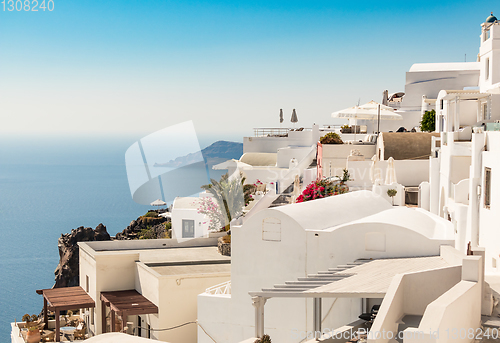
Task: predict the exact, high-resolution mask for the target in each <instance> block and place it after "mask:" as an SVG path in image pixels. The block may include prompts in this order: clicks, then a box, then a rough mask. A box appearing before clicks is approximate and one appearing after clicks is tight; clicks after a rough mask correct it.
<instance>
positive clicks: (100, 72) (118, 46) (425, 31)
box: [0, 0, 500, 141]
mask: <svg viewBox="0 0 500 343" xmlns="http://www.w3.org/2000/svg"><path fill="white" fill-rule="evenodd" d="M7 1H8V0H6V2H7ZM39 2H41V0H39ZM52 4H53V5H54V7H53V11H48V10H45V11H42V10H39V11H38V12H33V11H29V12H28V11H24V10H22V11H15V10H14V11H8V8H9V6H8V3H7V4H6V8H5V10H4V8H3V4H2V3H0V135H2V136H4V137H6V136H10V135H15V136H18V137H24V136H27V137H33V136H42V137H45V136H47V137H49V136H50V137H52V136H65V135H66V136H85V137H114V136H119V135H132V136H137V137H141V136H144V135H147V134H149V133H152V132H154V131H157V130H160V129H163V128H165V127H169V126H171V125H174V124H178V123H181V122H184V121H188V120H192V121H193V123H194V125H195V128H196V131H197V133H198V134H199V135H200V136H204V137H220V138H221V139H232V140H240V141H241V136H242V135H252V134H253V131H252V129H253V128H255V127H279V110H280V109H281V108H282V109H283V111H284V113H285V123H284V124H283V125H284V126H287V125H290V123H289V118H290V116H291V113H292V109H294V108H295V109H296V111H297V115H298V118H299V123H298V125H299V126H305V127H310V126H311V125H312V124H313V123H317V124H320V125H325V124H331V123H333V119H332V118H331V117H330V114H331V113H332V112H334V111H337V110H340V109H343V108H346V107H350V106H353V105H355V104H356V103H357V102H358V101H360V102H361V103H365V102H368V101H370V100H375V101H381V97H382V92H383V90H384V89H388V90H389V93H392V92H396V91H404V84H405V72H407V71H408V70H409V68H410V67H411V65H412V64H413V63H422V62H462V61H464V60H465V56H467V61H474V60H475V59H476V56H477V53H478V48H479V34H480V24H481V23H482V22H483V21H484V20H485V19H486V17H487V16H488V15H489V13H490V12H491V11H493V12H495V13H496V10H497V9H498V13H499V14H500V6H499V5H498V3H497V1H484V0H482V1H471V0H468V1H456V0H455V1H401V2H394V1H355V2H354V1H331V0H330V1H314V0H308V1H298V0H287V1H282V0H266V1H263V0H253V1H247V0H244V1H229V0H224V1H222V0H219V1H204V0H198V1H194V0H185V1H175V0H172V1H158V0H155V1H153V0H108V1H104V0H85V1H84V0H79V1H76V0H53V3H52Z"/></svg>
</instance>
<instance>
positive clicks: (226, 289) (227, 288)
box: [205, 281, 231, 295]
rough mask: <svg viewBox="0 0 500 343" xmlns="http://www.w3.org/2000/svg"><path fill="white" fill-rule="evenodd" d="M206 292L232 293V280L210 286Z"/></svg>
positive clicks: (214, 293) (213, 293)
mask: <svg viewBox="0 0 500 343" xmlns="http://www.w3.org/2000/svg"><path fill="white" fill-rule="evenodd" d="M205 293H208V294H212V295H216V294H231V281H226V282H224V283H221V284H219V285H215V286H212V287H209V288H207V289H206V290H205Z"/></svg>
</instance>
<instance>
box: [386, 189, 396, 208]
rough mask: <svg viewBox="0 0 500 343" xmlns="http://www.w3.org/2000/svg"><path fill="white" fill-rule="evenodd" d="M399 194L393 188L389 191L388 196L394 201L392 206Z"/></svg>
mask: <svg viewBox="0 0 500 343" xmlns="http://www.w3.org/2000/svg"><path fill="white" fill-rule="evenodd" d="M396 194H398V191H397V190H395V189H393V188H391V189H388V190H387V195H388V196H389V197H390V198H391V199H392V206H394V197H395V196H396Z"/></svg>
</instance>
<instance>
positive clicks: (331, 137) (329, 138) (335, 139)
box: [319, 132, 344, 144]
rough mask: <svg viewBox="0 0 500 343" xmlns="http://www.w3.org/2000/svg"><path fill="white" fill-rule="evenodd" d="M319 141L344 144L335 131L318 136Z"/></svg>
mask: <svg viewBox="0 0 500 343" xmlns="http://www.w3.org/2000/svg"><path fill="white" fill-rule="evenodd" d="M319 142H320V143H321V144H344V142H343V141H342V138H340V136H339V135H338V134H336V133H335V132H328V133H327V134H326V135H324V136H323V137H321V138H320V140H319Z"/></svg>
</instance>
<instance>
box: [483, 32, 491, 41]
mask: <svg viewBox="0 0 500 343" xmlns="http://www.w3.org/2000/svg"><path fill="white" fill-rule="evenodd" d="M488 39H490V29H487V30H484V31H483V42H485V41H487V40H488Z"/></svg>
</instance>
